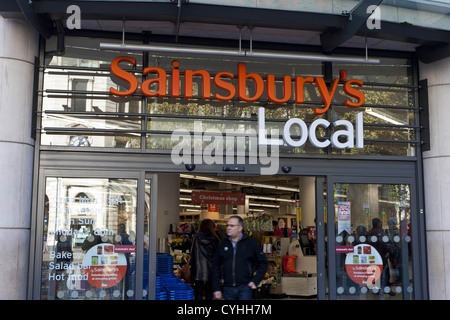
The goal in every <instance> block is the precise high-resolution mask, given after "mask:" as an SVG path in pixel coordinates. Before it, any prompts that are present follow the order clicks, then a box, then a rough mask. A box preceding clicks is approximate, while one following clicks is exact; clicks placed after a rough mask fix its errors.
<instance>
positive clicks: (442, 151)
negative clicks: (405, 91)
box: [419, 58, 450, 300]
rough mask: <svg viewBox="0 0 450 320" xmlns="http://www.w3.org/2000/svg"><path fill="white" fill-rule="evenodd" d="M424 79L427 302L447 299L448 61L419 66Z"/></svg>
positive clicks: (449, 287)
mask: <svg viewBox="0 0 450 320" xmlns="http://www.w3.org/2000/svg"><path fill="white" fill-rule="evenodd" d="M419 70H420V79H427V80H428V97H429V114H430V119H429V121H430V128H431V132H430V139H431V141H430V145H431V150H430V151H426V152H424V153H423V164H424V189H425V209H426V211H425V213H426V229H427V230H426V234H427V247H428V248H427V251H428V279H429V284H430V287H429V288H430V299H442V300H448V299H450V246H449V245H448V244H449V243H450V197H449V195H450V143H449V141H450V125H449V124H450V112H449V107H450V105H449V101H450V58H446V59H443V60H439V61H437V62H434V63H431V64H420V66H419Z"/></svg>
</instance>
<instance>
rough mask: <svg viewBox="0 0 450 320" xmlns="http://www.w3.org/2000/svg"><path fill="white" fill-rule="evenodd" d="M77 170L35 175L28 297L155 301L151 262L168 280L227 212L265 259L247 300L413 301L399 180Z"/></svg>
mask: <svg viewBox="0 0 450 320" xmlns="http://www.w3.org/2000/svg"><path fill="white" fill-rule="evenodd" d="M44 158H45V157H44ZM47 159H48V161H49V162H48V163H47V164H50V162H52V161H54V160H50V159H51V157H48V158H47ZM43 163H44V164H45V163H46V160H45V159H44V161H43ZM94 163H97V164H98V163H101V162H95V161H94V162H93V163H92V165H94ZM80 164H81V165H83V163H82V162H81V163H80ZM97 164H95V166H96V165H97ZM310 168H312V167H310ZM294 169H295V167H294ZM326 170H330V168H328V169H326ZM326 170H325V171H326ZM340 170H345V168H343V167H341V168H340ZM392 170H394V171H395V165H394V168H392ZM298 171H301V169H298ZM86 172H87V171H86V170H60V169H55V168H48V169H41V171H40V178H39V181H40V183H39V188H38V189H39V192H38V195H37V196H38V201H37V208H36V209H37V213H38V214H37V216H36V221H35V223H36V229H35V230H36V233H35V235H34V236H35V240H34V243H33V244H34V246H35V251H34V253H33V252H32V254H31V258H32V259H33V260H32V261H35V263H34V266H35V267H34V268H33V270H32V276H31V277H30V279H31V281H30V288H31V290H30V293H31V294H32V298H34V299H43V300H53V299H63V300H78V299H83V300H84V299H90V300H102V299H105V300H114V299H117V300H124V299H139V300H140V299H150V300H155V299H160V298H161V295H160V290H161V288H160V282H159V281H160V276H161V275H160V273H161V270H162V269H161V268H163V267H161V265H160V264H159V262H158V257H160V260H161V257H168V256H169V255H170V256H171V259H173V262H172V260H171V263H172V265H171V266H170V267H171V268H170V270H169V271H167V270H164V271H163V272H169V273H172V272H173V274H175V275H176V274H177V272H178V270H179V269H180V268H181V267H182V265H183V263H184V258H185V256H186V253H187V252H188V250H189V243H190V242H189V241H190V237H191V236H192V234H193V233H195V232H196V230H197V228H198V224H199V221H201V220H203V219H207V218H208V219H212V220H213V221H214V222H215V223H216V227H217V231H218V233H219V234H220V235H221V236H224V232H223V231H224V230H223V226H224V224H226V220H227V218H228V217H229V216H231V215H234V214H238V215H241V216H242V217H243V218H244V219H245V222H246V231H247V233H248V234H250V235H251V236H252V237H253V238H255V239H256V240H257V241H258V242H259V243H260V244H261V248H262V249H263V251H264V252H265V254H266V256H267V258H268V260H269V268H268V271H267V275H266V277H265V279H264V280H263V282H262V283H261V285H260V287H259V288H258V290H257V292H255V295H254V298H255V299H261V298H264V299H267V298H269V299H331V300H335V299H363V300H366V299H368V300H370V299H383V300H386V299H418V298H420V296H421V294H422V291H423V290H424V288H423V287H422V280H421V279H423V276H422V271H421V265H420V263H419V261H418V257H419V256H420V254H419V252H420V251H419V246H418V245H414V244H418V243H419V242H420V232H418V230H419V225H420V223H421V222H420V214H419V212H418V209H417V200H416V199H417V194H416V192H417V191H416V184H415V182H414V179H412V178H410V177H374V176H358V175H359V174H360V172H359V169H358V166H354V167H353V172H354V176H351V175H350V176H337V175H330V174H328V175H305V174H302V175H276V176H242V175H241V176H239V175H234V176H222V175H218V174H210V173H201V174H192V173H177V172H173V173H163V172H158V171H153V172H149V171H146V170H137V171H133V170H132V171H127V170H114V171H110V170H103V171H100V170H97V171H95V173H93V171H90V172H89V174H87V173H86ZM335 172H336V171H335ZM348 172H350V171H348ZM404 172H407V171H404ZM355 173H356V174H355ZM194 194H195V195H194ZM230 194H231V195H233V197H232V199H231V198H229V199H226V200H223V198H220V197H219V196H224V195H225V196H226V195H230ZM205 199H206V200H205ZM233 201H237V202H233ZM239 201H241V202H239ZM330 208H333V209H330ZM374 227H375V228H374Z"/></svg>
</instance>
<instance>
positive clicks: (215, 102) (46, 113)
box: [41, 38, 419, 157]
mask: <svg viewBox="0 0 450 320" xmlns="http://www.w3.org/2000/svg"><path fill="white" fill-rule="evenodd" d="M99 41H100V40H96V39H89V41H88V42H86V43H84V42H83V39H78V38H75V39H72V38H68V39H67V40H66V43H67V47H66V54H65V55H64V56H63V57H61V56H53V57H48V59H47V60H48V61H49V63H48V64H47V65H46V66H44V70H43V71H44V75H45V77H44V90H43V108H42V109H43V110H42V135H41V144H42V145H43V146H59V147H61V146H65V147H67V146H89V147H97V148H113V149H124V148H126V149H135V150H136V151H141V152H168V150H171V149H172V148H173V147H174V146H175V145H176V143H177V142H178V141H174V139H173V136H172V133H173V132H174V131H176V130H184V131H187V132H189V134H191V135H193V134H194V133H195V131H196V130H198V129H197V128H198V127H196V125H197V124H198V123H201V126H202V127H201V129H202V131H203V132H206V131H211V132H216V133H218V134H222V135H225V133H228V132H230V134H233V133H234V135H235V136H238V135H245V136H246V137H247V139H250V138H252V137H256V134H257V130H258V122H257V114H258V112H259V108H261V107H263V108H264V111H265V126H266V131H267V132H271V131H272V130H274V129H277V130H278V131H279V132H280V133H281V132H282V130H283V126H284V125H285V123H286V121H287V120H289V119H291V118H299V119H302V120H303V121H304V122H305V123H306V124H308V125H309V124H310V123H311V122H313V121H315V120H317V119H326V120H327V121H329V122H330V123H333V122H335V121H338V120H348V121H350V122H351V123H353V124H354V123H355V116H356V114H357V113H360V112H363V122H364V130H363V138H364V147H363V148H361V149H338V148H334V147H331V146H330V147H327V148H317V147H314V146H313V145H311V144H310V143H309V142H306V143H305V144H303V145H302V146H300V147H290V146H288V145H286V143H284V144H283V145H282V146H280V153H281V156H283V154H285V155H286V156H287V155H289V156H293V155H295V156H302V155H309V154H313V155H316V156H317V155H318V156H327V155H329V154H344V155H345V154H351V155H354V154H357V155H363V156H371V155H383V156H405V157H408V156H415V154H416V143H417V142H418V141H417V137H416V132H417V130H418V128H419V126H418V124H417V120H416V114H417V111H418V106H417V103H416V98H415V93H416V87H415V85H414V77H413V72H412V65H411V61H409V60H408V59H404V58H398V59H397V58H381V63H380V64H379V65H370V66H367V65H358V64H342V63H332V64H331V68H329V67H328V66H329V65H328V66H327V67H325V65H324V64H323V63H321V62H311V61H289V60H286V61H280V60H275V61H269V60H267V61H260V60H249V59H234V58H225V59H224V58H217V57H204V56H202V57H196V56H186V55H183V56H172V55H170V54H167V55H155V54H153V53H152V54H149V55H148V57H146V56H145V54H144V56H143V55H142V54H136V53H132V54H124V53H123V52H122V53H120V52H113V51H107V52H106V51H104V50H93V49H92V48H96V47H98V45H99ZM121 55H126V56H129V57H133V58H135V59H136V66H134V67H133V66H131V65H130V64H127V63H122V64H121V67H122V68H123V69H124V70H126V71H127V72H129V73H130V74H133V75H134V76H136V78H137V80H138V81H139V83H142V82H143V81H145V79H149V80H152V79H153V83H152V85H151V86H150V87H149V90H150V91H152V92H156V91H158V90H160V89H159V86H161V87H162V88H163V89H164V87H165V92H164V94H162V95H159V96H156V97H147V96H144V95H143V94H142V93H141V91H140V90H139V89H138V90H137V92H136V93H135V94H133V95H131V96H127V97H117V96H113V95H111V94H110V93H109V89H110V88H111V87H112V88H114V89H117V90H119V91H126V90H128V87H129V85H128V84H127V83H126V82H124V81H123V80H120V79H117V78H116V77H115V76H114V75H113V74H112V73H111V72H110V70H109V67H110V64H111V62H112V60H113V59H114V58H117V57H118V56H121ZM173 61H178V62H179V67H178V69H179V70H180V76H179V77H180V79H179V85H180V97H174V95H173V94H172V93H173V90H174V89H173V85H172V83H173V81H172V76H171V75H172V73H173V70H174V69H175V67H174V66H173V65H172V63H173ZM239 63H245V72H246V73H247V74H257V75H260V76H261V78H262V81H263V82H264V83H263V85H264V89H263V91H262V92H261V96H260V98H259V99H257V100H256V101H245V100H243V99H238V97H237V92H236V93H235V95H233V96H232V94H230V98H229V99H226V100H221V99H215V98H214V97H217V96H216V95H219V96H226V95H227V94H228V92H227V89H224V88H225V84H223V83H222V84H221V85H220V86H217V85H214V83H215V82H214V81H215V80H213V78H214V77H215V76H216V75H217V74H219V73H221V74H223V73H229V74H232V75H233V78H232V79H231V78H228V76H227V77H225V78H222V81H223V82H226V84H227V85H232V86H233V88H235V90H237V88H238V87H239V84H238V79H237V74H238V70H237V66H238V64H239ZM147 67H155V68H161V69H163V70H164V71H165V73H166V75H167V76H166V78H165V79H166V83H165V85H162V84H160V83H157V81H156V80H157V79H155V77H156V73H150V74H148V75H146V76H144V75H143V70H144V69H145V68H147ZM186 70H193V71H197V70H206V71H207V72H208V75H207V76H209V77H210V79H205V78H203V77H202V76H194V77H192V85H189V88H188V91H192V92H191V93H192V97H190V93H189V92H186V93H185V92H184V91H183V89H184V86H185V83H186V82H187V81H185V78H184V77H185V75H184V73H185V71H186ZM393 70H394V71H393ZM342 71H344V72H345V71H346V76H345V77H344V78H342ZM267 75H273V76H274V78H273V81H274V82H273V83H274V92H272V94H271V96H270V97H271V98H270V97H269V96H268V92H267V88H266V86H267V83H268V82H269V81H268V80H264V79H265V78H266V76H267ZM286 76H289V77H290V78H289V80H285V77H286ZM298 78H301V80H304V83H303V85H302V86H298V85H297V84H296V82H297V80H299V79H298ZM317 78H320V79H324V83H326V84H327V86H328V89H326V90H330V91H328V92H327V93H325V95H329V96H331V97H332V99H331V100H330V101H329V103H330V107H329V109H328V111H327V112H325V113H323V114H316V113H315V112H314V110H315V109H317V110H322V109H323V108H324V94H323V93H322V92H321V91H320V90H319V88H318V85H317V84H315V83H314V81H313V80H312V79H317ZM224 79H225V80H224ZM337 79H339V81H338V82H337V85H336V88H335V91H334V93H333V91H332V88H331V87H332V84H334V81H337ZM351 79H358V80H361V81H362V82H363V85H362V86H361V87H360V88H358V87H356V86H353V87H355V88H357V89H358V90H359V91H360V92H362V93H363V94H364V95H365V102H364V103H363V104H362V106H361V107H357V108H350V107H348V106H346V105H345V104H346V101H347V102H349V101H350V102H353V103H355V98H354V97H351V96H349V95H348V94H346V92H345V88H344V86H345V83H346V81H348V80H351ZM119 80H120V81H119ZM284 81H287V82H288V83H285V82H284ZM246 84H247V87H246V93H245V94H246V95H247V97H254V96H255V94H257V92H256V91H255V90H257V89H258V88H257V87H256V86H255V82H254V81H251V80H247V83H246ZM205 86H208V87H210V92H208V90H207V88H206V87H205ZM204 87H205V88H204ZM228 88H229V87H228ZM286 88H288V89H286ZM289 88H290V90H289ZM163 89H161V90H163ZM260 89H261V88H260ZM205 92H206V93H205ZM185 94H188V96H189V97H186V96H185ZM204 94H208V95H209V96H208V97H206V99H205V97H204ZM210 97H212V99H210ZM285 98H286V99H285ZM274 99H278V100H283V99H285V100H286V102H283V103H275V102H273V101H274ZM283 101H284V100H283ZM320 112H321V111H320ZM330 128H331V127H330ZM330 128H328V129H324V128H321V127H318V129H317V133H316V134H317V136H318V139H319V141H324V140H326V139H329V138H330V135H331V134H332V132H330ZM303 134H304V133H301V132H300V129H299V127H296V126H292V127H291V128H290V135H291V136H292V137H293V139H295V140H298V139H300V138H301V136H302V135H303ZM279 138H280V139H281V134H280V135H279ZM81 141H83V142H82V143H81ZM206 144H207V142H204V147H205V146H206Z"/></svg>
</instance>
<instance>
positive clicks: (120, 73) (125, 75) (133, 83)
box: [109, 57, 139, 97]
mask: <svg viewBox="0 0 450 320" xmlns="http://www.w3.org/2000/svg"><path fill="white" fill-rule="evenodd" d="M122 61H127V62H129V63H131V64H132V65H133V67H134V66H136V59H134V58H132V57H118V58H115V59H114V60H113V62H111V73H112V74H114V75H115V76H116V77H118V78H120V79H122V80H125V81H126V82H128V84H129V85H130V89H128V90H127V91H119V90H117V89H114V88H110V89H109V92H110V93H111V94H113V95H115V96H119V97H126V96H131V95H132V94H134V93H135V92H136V90H137V88H138V85H139V84H138V80H137V78H136V77H135V76H134V75H133V74H131V73H129V72H126V71H125V70H123V69H122V68H121V67H119V63H120V62H122Z"/></svg>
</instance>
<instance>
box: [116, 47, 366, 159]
mask: <svg viewBox="0 0 450 320" xmlns="http://www.w3.org/2000/svg"><path fill="white" fill-rule="evenodd" d="M121 63H129V64H131V65H133V66H135V65H136V60H135V59H134V58H132V57H127V56H121V57H117V58H116V59H114V60H113V61H112V63H111V73H112V75H114V76H116V77H117V78H119V79H121V80H123V81H125V82H126V83H127V84H128V88H127V89H126V90H124V91H121V90H117V89H116V88H113V87H111V88H110V93H111V94H112V95H114V96H118V97H127V96H130V95H133V94H135V93H136V92H137V91H138V90H140V91H141V93H142V94H143V95H144V96H147V97H171V98H179V97H181V96H183V97H184V98H187V99H189V98H193V95H194V92H193V91H194V90H193V83H194V77H200V78H201V81H202V85H201V86H199V88H200V89H199V90H200V92H199V93H198V95H199V96H201V98H202V99H205V100H208V99H215V100H220V101H230V100H231V99H236V98H237V99H239V100H241V101H245V102H254V101H257V100H259V99H261V97H262V96H263V93H264V92H265V94H266V97H267V99H268V100H269V101H270V102H272V103H275V104H283V103H287V102H288V101H294V103H296V104H303V103H304V99H305V94H304V88H305V84H312V85H315V87H316V88H317V91H318V92H319V94H320V97H321V98H322V101H323V107H319V108H314V114H317V115H321V114H324V113H325V112H326V111H327V110H328V109H329V107H330V105H331V102H332V100H333V97H334V95H335V94H336V91H337V90H338V84H339V83H341V84H342V90H343V93H344V95H345V96H346V99H345V100H344V105H345V106H347V107H349V108H357V107H360V106H362V105H363V104H364V100H365V96H364V93H363V92H362V91H361V90H360V89H359V88H361V87H362V86H363V82H362V81H361V80H358V79H348V75H347V71H346V70H340V73H339V78H336V79H333V80H332V82H331V84H330V86H327V84H326V82H325V79H324V78H322V77H311V76H307V77H303V76H294V77H292V76H288V75H285V76H283V77H282V83H281V84H278V85H279V86H280V85H281V86H282V90H281V92H282V96H277V95H276V92H277V91H276V85H275V75H273V74H267V75H266V76H265V79H263V77H262V76H261V75H259V74H257V73H248V72H247V68H246V64H245V63H237V68H236V73H232V72H228V71H221V72H218V73H216V74H215V75H214V77H211V75H210V73H209V72H208V71H207V70H190V69H184V70H182V69H181V64H180V62H179V61H178V60H174V61H172V70H170V71H168V72H167V71H166V70H164V69H162V68H159V67H147V68H145V69H144V70H143V74H144V76H146V75H152V77H151V78H148V79H146V80H144V81H143V82H142V83H141V85H140V86H139V81H138V79H137V78H136V76H135V75H134V74H132V73H130V72H128V71H126V70H124V69H123V68H121V66H120V64H121ZM181 74H183V78H184V81H180V80H181V77H182V76H181ZM168 79H169V81H168ZM248 82H253V85H254V86H253V87H254V90H252V93H251V94H249V91H248V90H247V83H248ZM212 92H215V93H213V94H212ZM196 124H197V128H200V129H202V128H201V126H199V124H198V121H197V123H196ZM200 125H201V124H200ZM293 127H298V131H299V132H300V134H299V135H296V138H294V137H292V135H291V133H290V132H291V129H292V128H293ZM319 127H322V128H327V129H331V132H332V134H331V135H330V137H329V138H326V139H325V138H323V137H318V136H317V131H318V129H319ZM194 129H195V128H194ZM194 131H196V130H194ZM200 132H203V131H200ZM174 134H176V137H174V136H172V141H178V142H179V143H178V144H177V145H176V147H175V148H174V150H176V152H180V154H181V152H182V153H183V154H187V155H188V156H189V157H190V149H191V143H190V142H191V134H190V133H189V132H187V131H182V132H178V133H175V132H174ZM256 135H257V137H258V139H257V144H258V145H259V146H268V145H270V146H281V145H283V144H286V145H288V146H291V147H301V146H303V145H304V144H305V143H306V141H309V142H310V143H311V144H312V145H313V146H314V147H317V148H325V147H327V146H329V145H331V146H333V147H335V148H339V149H344V148H345V149H353V148H357V149H361V148H363V146H364V142H363V116H362V112H360V113H357V114H356V116H355V125H353V124H352V123H351V122H350V121H348V120H337V121H334V122H332V123H331V122H329V121H328V120H326V119H317V120H315V121H313V122H312V123H311V124H310V125H309V127H308V126H307V124H306V123H305V121H303V120H302V119H299V118H291V119H289V120H288V121H287V122H286V123H285V124H284V126H283V129H282V132H281V136H282V139H280V138H279V136H280V135H279V134H278V133H277V132H275V134H274V132H273V131H272V132H271V133H270V135H268V133H267V130H266V119H265V109H264V108H262V107H261V108H259V109H258V130H257V132H256ZM214 136H215V144H214V146H216V145H217V147H214V149H215V151H216V152H218V151H219V150H218V148H219V147H220V146H223V141H222V144H220V143H217V140H220V139H223V137H222V138H220V137H219V135H214ZM297 136H299V137H300V138H298V137H297ZM204 137H205V136H204V135H202V137H200V138H202V139H203V138H204ZM274 137H275V138H274ZM194 138H195V134H194ZM197 138H198V137H197ZM205 141H211V139H210V140H203V142H205ZM194 148H195V144H194ZM211 148H212V147H211ZM211 148H210V149H211ZM188 149H189V150H188ZM197 151H200V150H197ZM188 156H186V157H188ZM184 160H186V161H187V158H186V159H183V161H184ZM202 160H204V159H202ZM180 161H181V160H180ZM180 161H179V162H180ZM183 161H181V162H183ZM190 163H192V161H191V162H190Z"/></svg>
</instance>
